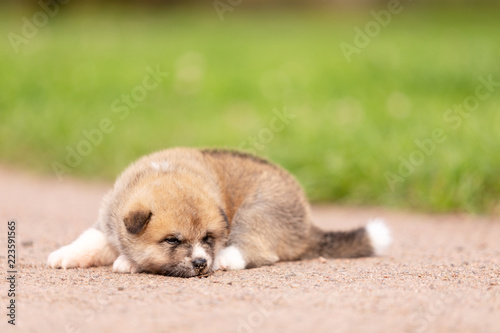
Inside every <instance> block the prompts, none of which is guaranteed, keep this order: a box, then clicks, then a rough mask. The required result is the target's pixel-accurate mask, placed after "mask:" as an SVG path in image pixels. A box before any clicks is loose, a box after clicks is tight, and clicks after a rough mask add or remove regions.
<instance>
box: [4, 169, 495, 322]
mask: <svg viewBox="0 0 500 333" xmlns="http://www.w3.org/2000/svg"><path fill="white" fill-rule="evenodd" d="M109 187H110V185H109V184H88V183H84V182H81V181H77V180H71V179H67V180H64V181H62V182H59V181H57V180H56V179H51V178H39V177H35V176H30V175H26V174H22V173H18V172H14V171H12V170H8V169H5V168H0V220H1V221H2V225H3V227H2V229H3V230H2V231H1V237H0V240H1V244H0V249H1V250H0V261H1V264H0V270H1V271H2V274H4V275H6V276H7V275H8V274H7V270H8V268H7V221H8V220H9V219H15V221H16V223H17V230H16V232H17V239H16V242H17V256H18V259H17V263H16V264H17V267H16V269H17V271H18V273H17V285H16V297H15V299H16V326H15V327H13V326H11V325H9V324H8V323H7V320H8V319H9V318H8V317H7V316H6V314H7V311H8V310H7V309H6V307H7V305H8V302H9V301H10V298H9V297H8V296H7V292H8V287H9V285H8V282H7V281H6V279H5V278H4V279H2V282H1V295H0V303H1V307H2V309H3V310H2V315H1V318H2V319H1V322H0V331H1V332H15V331H16V332H150V331H158V332H195V331H203V332H500V241H499V239H500V220H498V218H497V219H496V220H495V219H494V218H488V217H474V216H464V215H438V216H436V215H419V214H412V213H407V212H398V211H390V210H386V209H381V208H373V209H356V208H340V207H315V208H314V216H315V219H316V222H317V224H319V225H321V226H323V227H325V228H331V229H345V228H350V227H354V226H358V225H361V224H364V223H365V222H366V220H367V219H368V218H370V217H375V216H380V217H383V218H385V219H386V220H387V221H388V224H389V225H390V227H391V228H392V230H393V235H394V238H395V242H394V244H393V246H392V247H391V249H390V252H389V254H388V255H386V256H383V257H377V258H363V259H356V260H320V259H316V260H309V261H302V262H285V263H279V264H276V265H274V266H270V267H262V268H257V269H251V270H243V271H232V272H217V273H216V274H214V275H212V276H210V277H208V278H191V279H182V278H171V277H164V276H155V275H147V274H136V275H120V274H114V273H112V272H111V270H110V268H109V267H105V268H93V269H83V270H82V269H77V270H53V269H48V268H47V267H46V265H45V261H46V258H47V255H48V254H49V253H50V252H51V251H53V250H55V249H56V248H58V247H59V246H61V245H65V244H67V243H68V242H70V241H72V240H73V239H74V238H75V237H77V236H78V234H79V233H80V232H81V231H83V230H84V229H86V228H87V227H89V226H90V225H91V224H92V223H93V221H94V219H95V217H96V214H97V209H98V205H99V201H100V199H101V197H102V196H103V194H104V193H105V191H106V190H107V189H108V188H109Z"/></svg>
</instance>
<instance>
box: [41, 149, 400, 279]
mask: <svg viewBox="0 0 500 333" xmlns="http://www.w3.org/2000/svg"><path fill="white" fill-rule="evenodd" d="M390 242H391V239H390V234H389V230H388V228H387V227H386V226H385V224H384V223H383V222H382V221H381V220H375V221H372V222H371V223H369V224H368V225H367V226H366V227H364V228H358V229H355V230H352V231H348V232H331V231H323V230H321V229H319V228H317V227H316V226H314V225H313V224H312V223H311V214H310V207H309V204H308V202H307V200H306V197H305V195H304V192H303V190H302V188H301V187H300V186H299V184H298V183H297V182H296V180H295V179H294V178H293V177H292V176H291V175H290V174H289V173H287V172H286V171H285V170H283V169H282V168H280V167H278V166H276V165H274V164H271V163H269V162H268V161H266V160H263V159H260V158H257V157H255V156H252V155H248V154H245V153H240V152H233V151H225V150H197V149H189V148H175V149H168V150H164V151H161V152H157V153H153V154H151V155H148V156H145V157H143V158H141V159H139V160H138V161H137V162H135V163H133V164H132V165H130V166H129V167H128V168H127V169H126V170H125V171H124V172H123V173H122V174H121V175H120V176H119V177H118V179H117V180H116V183H115V185H114V187H113V189H112V190H111V191H110V192H109V193H108V194H107V195H106V196H105V197H104V199H103V202H102V205H101V209H100V212H99V217H98V220H97V223H96V224H95V225H94V226H93V227H92V228H90V229H88V230H87V231H85V232H84V233H83V234H82V235H80V236H79V237H78V239H76V240H75V241H74V242H73V243H71V244H70V245H67V246H64V247H62V248H60V249H59V250H57V251H55V252H53V253H51V254H50V256H49V258H48V265H49V266H50V267H52V268H73V267H90V266H103V265H110V264H113V271H115V272H122V273H135V272H148V273H156V274H163V275H169V276H179V277H192V276H197V275H204V274H207V273H210V272H212V271H215V270H218V269H223V270H226V269H244V268H252V267H259V266H262V265H271V264H273V263H275V262H278V261H290V260H300V259H306V258H314V257H318V256H323V257H327V258H356V257H363V256H371V255H377V254H379V253H381V252H382V251H383V250H384V249H385V248H386V247H387V246H388V245H389V243H390Z"/></svg>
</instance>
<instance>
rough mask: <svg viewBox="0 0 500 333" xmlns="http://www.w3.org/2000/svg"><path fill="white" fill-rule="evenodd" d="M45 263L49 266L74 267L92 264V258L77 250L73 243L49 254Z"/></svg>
mask: <svg viewBox="0 0 500 333" xmlns="http://www.w3.org/2000/svg"><path fill="white" fill-rule="evenodd" d="M47 264H48V265H49V267H51V268H64V269H66V268H74V267H81V268H84V267H90V266H92V258H91V257H90V258H89V256H86V255H85V253H81V252H80V251H78V248H75V246H74V245H73V244H70V245H67V246H63V247H61V248H60V249H59V250H56V251H54V252H52V253H51V254H50V255H49V259H48V260H47Z"/></svg>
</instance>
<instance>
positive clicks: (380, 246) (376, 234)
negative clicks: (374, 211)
mask: <svg viewBox="0 0 500 333" xmlns="http://www.w3.org/2000/svg"><path fill="white" fill-rule="evenodd" d="M366 231H367V232H368V237H370V241H371V244H372V247H373V250H374V251H375V255H380V254H383V253H384V252H385V250H387V248H388V247H389V245H391V243H392V237H391V231H390V230H389V228H388V227H387V226H386V225H385V221H384V220H383V219H374V220H370V222H368V224H367V225H366Z"/></svg>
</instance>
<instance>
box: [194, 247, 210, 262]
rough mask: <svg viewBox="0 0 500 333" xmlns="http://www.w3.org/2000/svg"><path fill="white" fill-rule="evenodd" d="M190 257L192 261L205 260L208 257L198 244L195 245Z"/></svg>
mask: <svg viewBox="0 0 500 333" xmlns="http://www.w3.org/2000/svg"><path fill="white" fill-rule="evenodd" d="M192 257H193V259H196V258H203V259H207V257H208V255H207V251H205V249H204V248H203V247H201V246H200V245H199V244H197V245H195V247H194V249H193V255H192Z"/></svg>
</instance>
